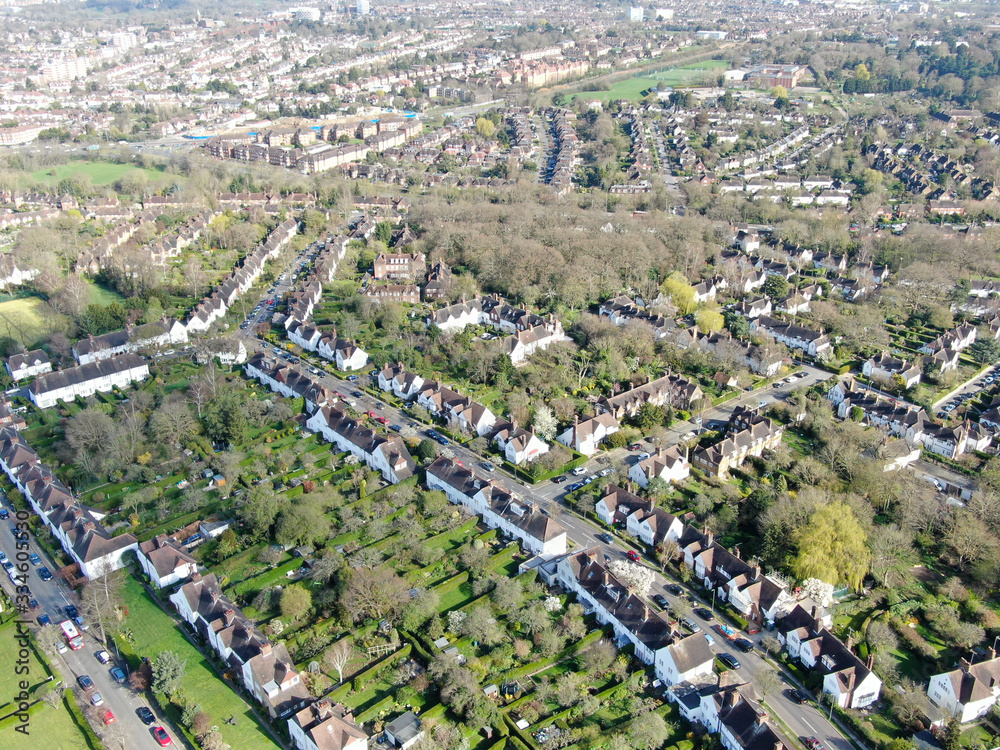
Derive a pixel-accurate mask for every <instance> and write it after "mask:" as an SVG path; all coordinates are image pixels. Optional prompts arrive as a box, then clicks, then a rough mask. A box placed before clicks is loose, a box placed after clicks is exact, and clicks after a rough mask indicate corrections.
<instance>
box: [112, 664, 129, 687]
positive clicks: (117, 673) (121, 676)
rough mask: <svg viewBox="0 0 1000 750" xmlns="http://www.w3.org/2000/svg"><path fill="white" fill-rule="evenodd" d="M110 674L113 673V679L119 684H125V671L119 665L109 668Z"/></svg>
mask: <svg viewBox="0 0 1000 750" xmlns="http://www.w3.org/2000/svg"><path fill="white" fill-rule="evenodd" d="M108 674H110V675H111V679H112V680H114V681H115V682H117V683H118V684H119V685H124V684H125V673H124V672H122V670H121V669H120V668H119V667H111V669H109V670H108Z"/></svg>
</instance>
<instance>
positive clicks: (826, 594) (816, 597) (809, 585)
mask: <svg viewBox="0 0 1000 750" xmlns="http://www.w3.org/2000/svg"><path fill="white" fill-rule="evenodd" d="M802 590H803V591H804V592H805V594H806V596H808V597H809V598H810V599H812V600H813V601H814V602H816V603H817V604H819V606H821V607H829V606H830V602H832V601H833V584H832V583H826V582H825V581H821V580H820V579H818V578H807V579H806V580H805V581H803V583H802Z"/></svg>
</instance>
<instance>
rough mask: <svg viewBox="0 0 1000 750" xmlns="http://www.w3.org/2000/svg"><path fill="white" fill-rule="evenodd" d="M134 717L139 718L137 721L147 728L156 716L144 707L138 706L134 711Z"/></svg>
mask: <svg viewBox="0 0 1000 750" xmlns="http://www.w3.org/2000/svg"><path fill="white" fill-rule="evenodd" d="M135 715H136V716H138V717H139V721H141V722H142V723H143V724H145V725H146V726H147V727H148V726H150V725H152V724H153V723H154V722H155V721H156V716H154V715H153V712H152V711H150V710H149V709H148V708H146V707H145V706H139V708H137V709H136V710H135Z"/></svg>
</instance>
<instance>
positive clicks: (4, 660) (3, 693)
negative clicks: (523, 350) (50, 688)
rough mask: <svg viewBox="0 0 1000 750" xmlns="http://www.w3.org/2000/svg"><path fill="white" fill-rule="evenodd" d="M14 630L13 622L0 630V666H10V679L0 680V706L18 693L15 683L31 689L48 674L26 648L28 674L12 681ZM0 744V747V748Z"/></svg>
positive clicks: (18, 646) (14, 657)
mask: <svg viewBox="0 0 1000 750" xmlns="http://www.w3.org/2000/svg"><path fill="white" fill-rule="evenodd" d="M15 636H16V630H15V626H14V621H13V620H11V621H10V622H8V623H7V624H6V625H4V627H3V628H2V629H0V664H9V665H11V679H9V680H0V706H2V705H4V704H7V703H10V702H11V701H13V700H14V697H15V696H16V695H17V693H18V690H19V688H18V686H17V683H18V681H19V680H22V679H24V680H27V681H28V683H29V685H30V686H31V687H34V686H35V685H37V684H39V683H41V682H45V680H46V678H47V677H48V676H49V673H48V672H47V671H46V670H45V667H43V666H42V663H41V662H40V661H38V657H37V656H35V652H34V650H33V649H32V648H30V647H29V648H28V664H27V667H28V672H27V674H26V675H22V676H19V677H17V679H14V667H13V665H14V662H15V661H17V657H18V651H19V649H20V645H19V644H18V642H17V640H16V639H15ZM2 746H3V745H2V743H0V747H2Z"/></svg>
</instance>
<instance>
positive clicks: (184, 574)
mask: <svg viewBox="0 0 1000 750" xmlns="http://www.w3.org/2000/svg"><path fill="white" fill-rule="evenodd" d="M135 554H136V557H137V558H138V560H139V565H140V566H141V567H142V569H143V571H144V572H145V573H146V575H147V576H149V580H150V582H151V583H152V584H153V585H154V586H156V587H157V588H160V589H162V588H164V587H165V586H171V585H173V584H175V583H177V582H178V581H184V580H187V579H188V578H190V577H191V576H192V575H193V574H195V573H197V572H198V561H197V560H195V559H194V558H193V557H192V556H191V554H190V553H189V552H188V551H187V550H186V549H184V547H183V546H182V545H181V544H180V543H179V542H178V541H177V540H176V539H174V538H173V537H170V536H167V535H166V534H160V535H158V536H155V537H153V538H152V539H149V540H147V541H145V542H142V543H140V544H139V547H138V548H137V549H136V551H135Z"/></svg>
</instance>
